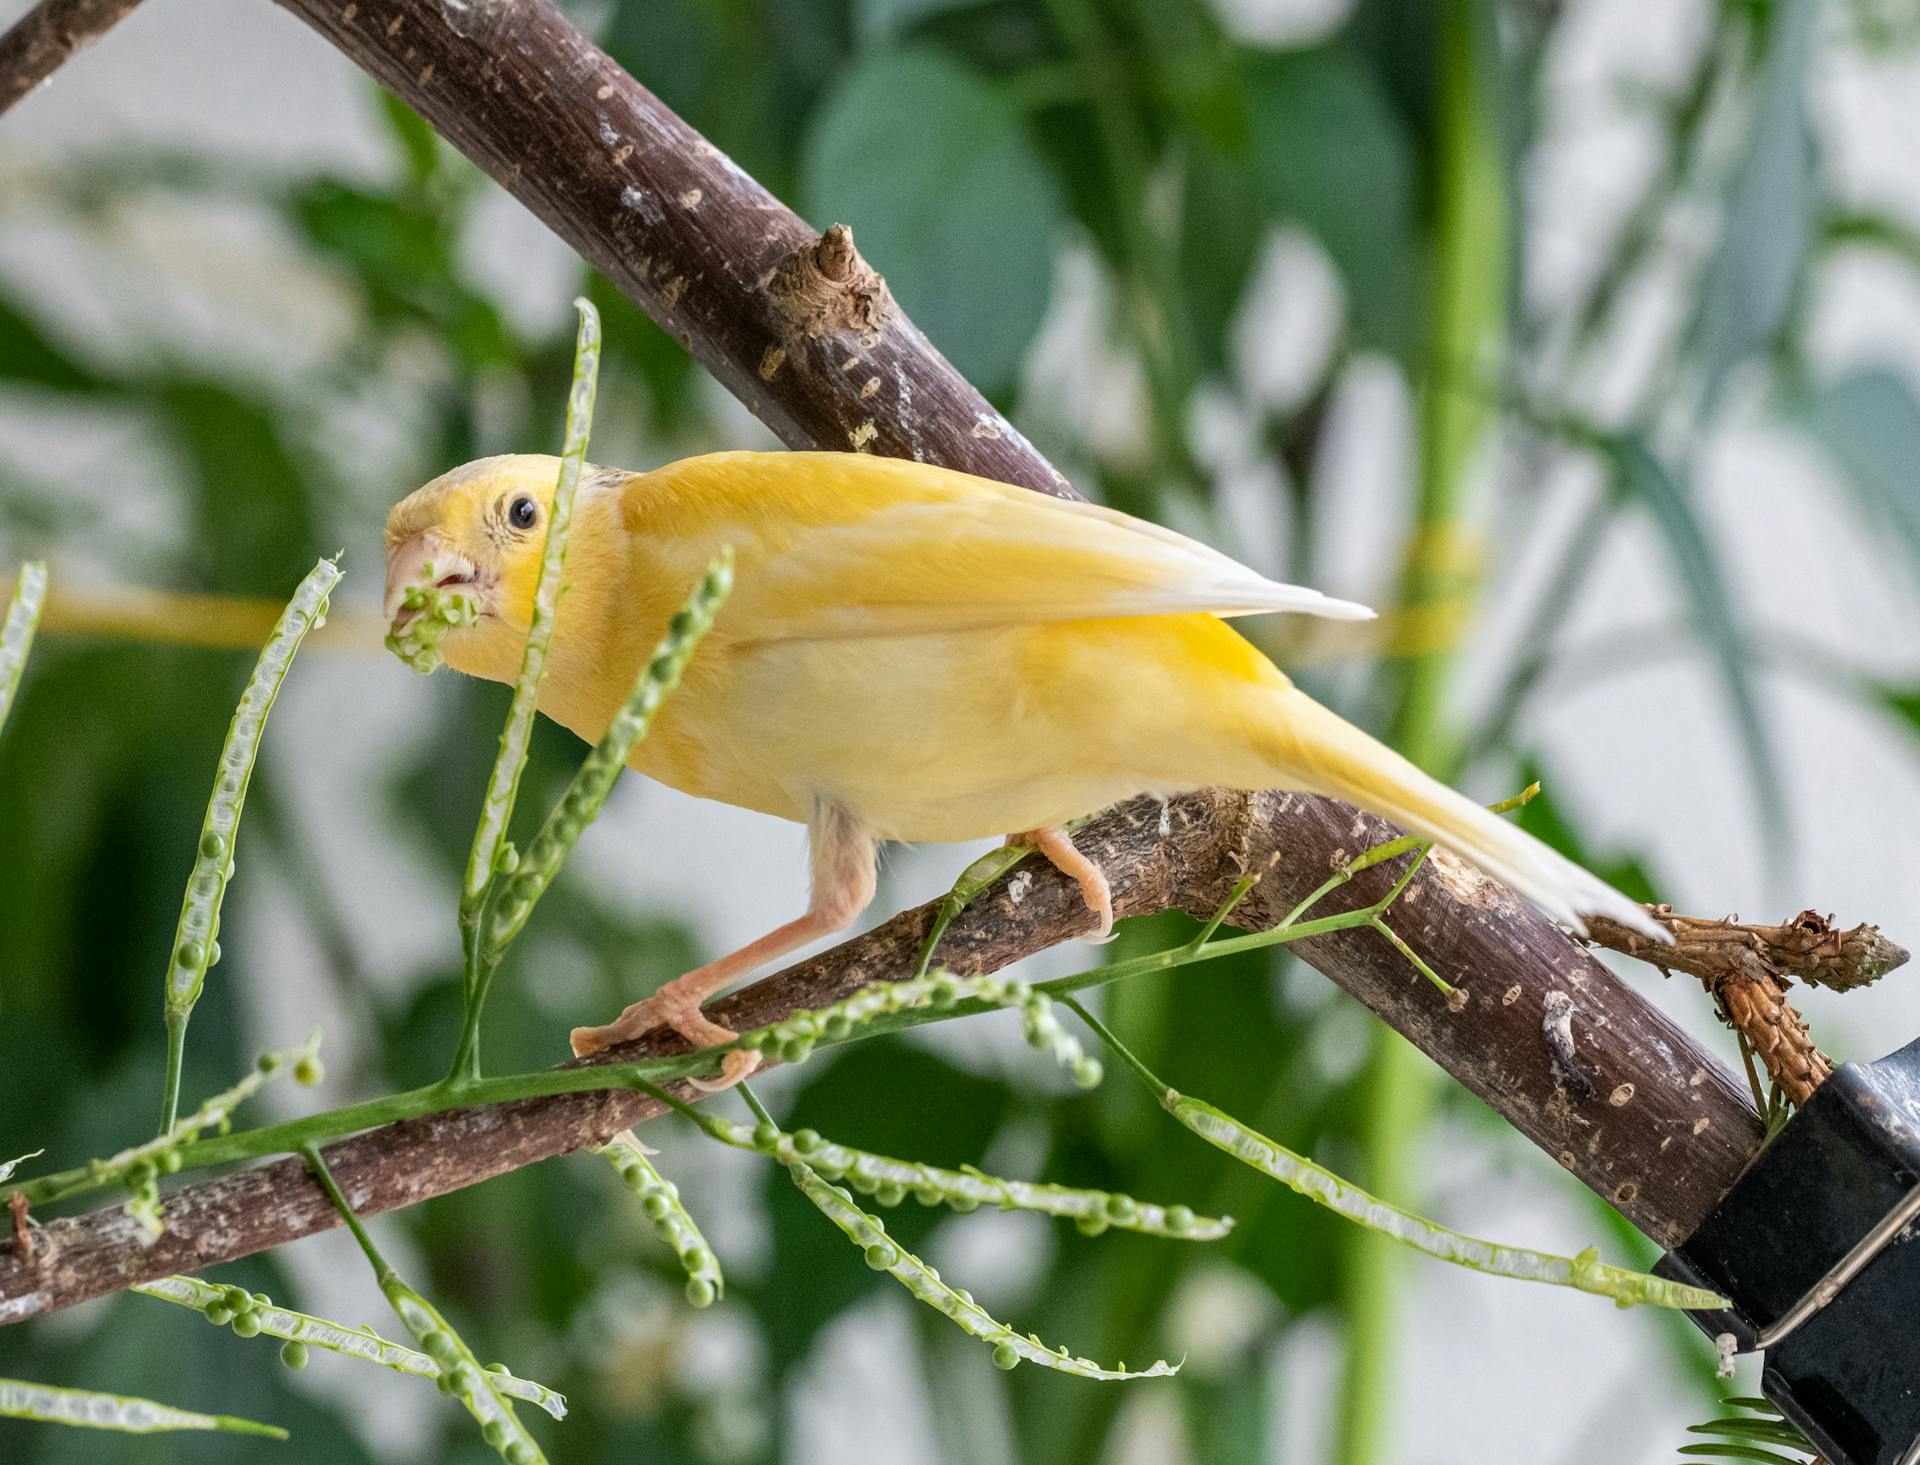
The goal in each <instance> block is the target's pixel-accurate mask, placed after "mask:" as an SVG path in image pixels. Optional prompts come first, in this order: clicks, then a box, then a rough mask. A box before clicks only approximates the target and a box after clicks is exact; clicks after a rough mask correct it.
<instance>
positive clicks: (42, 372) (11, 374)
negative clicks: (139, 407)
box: [0, 300, 110, 392]
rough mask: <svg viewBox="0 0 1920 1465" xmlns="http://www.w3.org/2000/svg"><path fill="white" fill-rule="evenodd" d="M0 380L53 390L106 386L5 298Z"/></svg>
mask: <svg viewBox="0 0 1920 1465" xmlns="http://www.w3.org/2000/svg"><path fill="white" fill-rule="evenodd" d="M0 381H6V382H8V383H11V384H15V385H20V386H30V387H45V388H48V389H51V390H53V391H57V392H100V391H106V390H107V389H108V388H109V385H110V384H109V382H108V381H107V380H106V378H104V377H100V376H96V375H95V374H94V373H93V372H91V371H89V370H88V369H87V368H86V367H84V366H82V365H81V364H80V363H79V362H77V361H75V360H74V359H73V358H72V357H71V356H69V355H67V353H66V352H65V351H63V350H62V349H61V348H60V347H58V346H56V345H54V343H53V342H52V341H50V340H49V339H48V338H47V336H46V334H45V333H44V332H43V331H42V330H41V329H40V327H39V326H38V325H36V324H35V323H34V322H33V321H31V320H29V319H28V318H27V317H26V316H25V315H22V314H21V313H20V312H19V311H17V310H15V309H14V308H13V306H12V305H11V304H9V303H8V302H7V301H5V300H0Z"/></svg>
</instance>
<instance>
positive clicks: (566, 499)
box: [449, 296, 600, 1081]
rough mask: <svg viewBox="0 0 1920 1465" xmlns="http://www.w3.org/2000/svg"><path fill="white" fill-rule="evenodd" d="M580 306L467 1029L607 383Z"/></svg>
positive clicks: (485, 875)
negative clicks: (598, 398)
mask: <svg viewBox="0 0 1920 1465" xmlns="http://www.w3.org/2000/svg"><path fill="white" fill-rule="evenodd" d="M573 304H574V309H576V310H578V311H579V312H580V329H579V333H578V335H577V336H576V337H575V342H574V353H573V386H572V388H571V389H570V390H569V392H568V394H567V428H566V439H565V442H564V444H563V446H562V449H561V454H560V476H559V479H558V481H557V482H556V483H555V485H554V491H553V506H552V508H551V509H550V510H549V511H548V515H547V533H546V538H545V540H544V542H543V544H542V548H541V554H540V576H539V579H538V580H536V581H535V582H534V591H533V609H532V616H531V619H530V621H529V623H528V626H527V644H526V649H525V650H524V651H523V652H522V653H521V657H520V672H519V675H518V676H517V677H516V678H515V679H514V684H513V701H512V703H511V705H510V706H509V707H508V710H507V721H506V725H505V726H504V727H503V728H501V730H500V752H499V755H498V756H497V757H496V758H495V759H494V763H493V771H492V772H491V773H490V774H489V775H488V778H487V791H486V796H485V798H484V799H483V800H482V802H481V806H480V818H479V821H478V823H477V824H476V825H475V826H474V831H473V847H472V849H471V850H470V851H469V852H468V855H467V872H466V877H465V880H464V881H463V883H462V885H461V891H460V918H459V919H460V940H461V946H462V949H463V951H464V952H465V955H466V963H467V966H466V1006H467V1021H466V1024H465V1028H471V1027H473V1026H475V1025H476V1023H477V1013H476V1012H475V1004H476V998H477V994H479V993H480V992H481V991H482V990H483V989H484V985H485V983H484V979H483V977H482V974H481V963H482V957H483V953H482V951H481V942H480V927H481V922H482V918H483V914H484V908H485V906H486V903H487V901H488V898H489V896H490V895H491V893H492V891H493V890H494V876H495V872H496V870H497V869H498V867H499V865H500V863H501V857H502V856H503V854H504V853H505V850H504V849H503V841H504V840H505V837H506V831H507V826H508V824H509V823H510V822H511V821H512V819H513V806H514V802H515V800H516V799H517V798H518V797H519V793H520V775H521V774H522V773H523V772H524V771H525V770H526V766H527V747H528V742H529V740H530V739H531V737H532V735H533V716H534V712H535V710H536V709H537V707H538V706H539V702H540V683H541V680H542V679H543V678H544V677H545V676H546V671H547V651H548V648H549V647H550V646H551V645H552V642H553V626H554V620H555V617H556V614H557V612H558V609H559V605H560V592H561V590H562V589H563V588H564V587H563V585H562V583H561V576H562V575H563V574H564V573H565V570H566V558H567V539H568V536H569V534H570V533H571V531H572V528H573V499H574V493H575V491H576V490H577V489H578V488H579V486H580V474H581V470H582V469H583V468H584V467H585V466H586V461H587V441H588V438H589V437H590V435H591V433H592V429H593V406H594V398H595V394H596V393H597V391H598V389H599V379H600V313H599V312H598V311H597V310H595V309H594V307H593V305H592V303H591V302H590V301H588V300H587V299H586V297H585V296H581V297H578V298H576V299H575V300H574V302H573ZM488 975H491V973H488ZM460 1056H461V1061H462V1062H464V1064H465V1067H458V1066H457V1067H456V1068H455V1069H454V1070H453V1071H452V1072H451V1073H450V1074H449V1079H450V1080H454V1081H457V1080H459V1079H461V1078H478V1077H479V1075H480V1069H479V1054H478V1051H477V1048H475V1047H473V1046H472V1045H470V1044H469V1043H468V1042H467V1040H466V1035H465V1029H464V1028H463V1032H462V1040H461V1049H460Z"/></svg>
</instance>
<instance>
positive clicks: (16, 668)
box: [0, 560, 47, 728]
mask: <svg viewBox="0 0 1920 1465" xmlns="http://www.w3.org/2000/svg"><path fill="white" fill-rule="evenodd" d="M46 604H47V567H46V566H45V565H43V564H41V563H40V562H39V561H38V560H29V561H27V562H26V563H25V564H23V565H21V566H20V573H19V575H18V576H17V577H16V578H15V580H14V582H13V594H12V595H11V596H10V597H9V598H8V600H7V615H6V619H5V620H4V621H0V728H4V727H5V726H6V725H7V714H8V713H9V712H11V711H12V710H13V699H14V697H15V695H16V694H17V693H18V692H19V690H20V673H21V672H22V671H24V670H25V669H26V665H27V653H28V652H30V651H32V650H33V633H34V632H35V631H37V630H39V629H40V612H41V611H42V610H44V609H45V608H46Z"/></svg>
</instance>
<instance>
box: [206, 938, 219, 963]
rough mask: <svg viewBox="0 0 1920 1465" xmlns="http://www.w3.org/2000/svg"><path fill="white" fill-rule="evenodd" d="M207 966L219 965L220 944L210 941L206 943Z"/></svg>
mask: <svg viewBox="0 0 1920 1465" xmlns="http://www.w3.org/2000/svg"><path fill="white" fill-rule="evenodd" d="M207 965H208V966H219V965H220V943H219V942H218V941H210V942H208V943H207Z"/></svg>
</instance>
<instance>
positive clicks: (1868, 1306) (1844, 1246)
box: [1655, 1041, 1920, 1465]
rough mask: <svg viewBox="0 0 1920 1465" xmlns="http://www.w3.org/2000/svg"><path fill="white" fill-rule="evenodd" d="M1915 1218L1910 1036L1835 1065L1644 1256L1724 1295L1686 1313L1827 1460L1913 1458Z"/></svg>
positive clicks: (1917, 1455) (1847, 1464) (1918, 1254)
mask: <svg viewBox="0 0 1920 1465" xmlns="http://www.w3.org/2000/svg"><path fill="white" fill-rule="evenodd" d="M1917 1220H1920V1041H1916V1042H1913V1043H1910V1044H1908V1045H1907V1046H1906V1047H1905V1048H1902V1049H1901V1050H1900V1051H1899V1052H1897V1053H1894V1054H1892V1055H1890V1056H1889V1057H1886V1058H1882V1059H1881V1060H1879V1061H1878V1062H1877V1063H1865V1064H1848V1065H1846V1066H1845V1067H1843V1068H1841V1069H1839V1070H1837V1071H1836V1072H1835V1073H1834V1074H1833V1076H1832V1077H1831V1078H1829V1079H1828V1080H1827V1081H1826V1082H1825V1083H1823V1084H1822V1085H1821V1086H1820V1088H1819V1089H1818V1090H1817V1091H1816V1092H1815V1093H1814V1096H1813V1097H1812V1098H1811V1099H1810V1100H1808V1102H1807V1104H1806V1106H1805V1107H1804V1108H1803V1109H1801V1110H1800V1112H1799V1113H1797V1114H1795V1115H1794V1116H1793V1118H1792V1119H1790V1120H1789V1121H1788V1122H1787V1123H1786V1125H1785V1126H1784V1127H1783V1128H1782V1129H1781V1130H1780V1132H1779V1133H1778V1134H1777V1135H1775V1136H1774V1138H1773V1140H1772V1141H1771V1142H1770V1143H1769V1144H1768V1145H1767V1147H1766V1148H1765V1149H1763V1150H1762V1151H1761V1152H1760V1154H1759V1155H1758V1156H1757V1157H1756V1158H1755V1160H1754V1162H1753V1163H1752V1164H1751V1165H1749V1166H1748V1167H1747V1170H1746V1172H1745V1173H1744V1174H1742V1175H1741V1177H1740V1178H1739V1180H1737V1181H1736V1182H1734V1186H1733V1188H1732V1189H1731V1190H1729V1191H1728V1192H1727V1193H1726V1195H1725V1196H1723V1197H1722V1198H1721V1201H1720V1204H1719V1205H1717V1206H1716V1207H1715V1208H1714V1210H1713V1212H1712V1214H1711V1215H1709V1216H1708V1217H1707V1219H1706V1220H1705V1221H1703V1222H1702V1223H1701V1225H1700V1228H1699V1229H1698V1230H1697V1231H1695V1232H1694V1233H1693V1235H1691V1236H1689V1237H1688V1238H1687V1239H1686V1241H1685V1242H1683V1243H1682V1244H1681V1245H1680V1247H1679V1248H1678V1249H1677V1250H1675V1251H1673V1252H1671V1253H1669V1254H1668V1255H1667V1256H1666V1257H1664V1258H1662V1259H1661V1262H1660V1264H1659V1266H1658V1267H1657V1268H1656V1269H1655V1270H1656V1271H1658V1272H1659V1273H1660V1274H1661V1275H1663V1276H1667V1277H1672V1278H1674V1279H1676V1280H1679V1281H1685V1282H1689V1283H1692V1284H1693V1285H1695V1286H1699V1287H1707V1288H1711V1289H1712V1290H1714V1291H1716V1292H1719V1293H1721V1294H1723V1295H1724V1296H1726V1297H1727V1298H1729V1299H1730V1300H1731V1301H1732V1303H1733V1307H1732V1308H1731V1309H1730V1310H1728V1311H1724V1312H1701V1313H1692V1314H1689V1315H1690V1316H1691V1317H1692V1318H1693V1320H1694V1321H1695V1322H1696V1323H1698V1324H1699V1326H1700V1327H1701V1328H1702V1329H1703V1330H1705V1331H1706V1333H1707V1334H1708V1335H1709V1336H1712V1337H1714V1338H1715V1339H1716V1340H1720V1339H1722V1338H1724V1337H1728V1336H1730V1338H1731V1346H1732V1349H1733V1350H1734V1351H1738V1352H1741V1353H1746V1352H1751V1351H1755V1350H1760V1351H1764V1352H1765V1353H1766V1356H1767V1357H1766V1368H1765V1370H1764V1372H1763V1374H1762V1378H1761V1388H1762V1390H1763V1391H1764V1392H1765V1394H1766V1396H1767V1398H1769V1399H1770V1400H1772V1401H1773V1402H1774V1403H1775V1404H1776V1405H1778V1406H1779V1408H1780V1411H1781V1413H1783V1414H1784V1415H1786V1417H1787V1418H1788V1419H1790V1420H1792V1421H1793V1423H1794V1424H1796V1425H1797V1426H1799V1428H1800V1429H1801V1430H1803V1431H1804V1432H1805V1433H1806V1436H1807V1438H1808V1439H1809V1440H1810V1441H1811V1442H1812V1443H1813V1444H1814V1445H1815V1446H1816V1447H1817V1448H1818V1449H1819V1450H1820V1451H1821V1452H1822V1453H1823V1454H1824V1455H1825V1456H1826V1458H1827V1460H1828V1461H1829V1462H1830V1465H1920V1244H1916V1243H1920V1225H1916V1221H1917ZM1762 1319H1764V1320H1766V1321H1761V1320H1762ZM1721 1346H1722V1348H1723V1350H1724V1349H1726V1348H1727V1346H1728V1345H1727V1343H1726V1342H1722V1343H1721Z"/></svg>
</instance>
